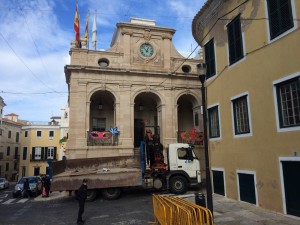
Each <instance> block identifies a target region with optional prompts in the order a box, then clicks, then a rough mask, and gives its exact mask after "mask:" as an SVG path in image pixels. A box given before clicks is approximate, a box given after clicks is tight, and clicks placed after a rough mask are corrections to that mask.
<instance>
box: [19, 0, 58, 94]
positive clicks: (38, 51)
mask: <svg viewBox="0 0 300 225" xmlns="http://www.w3.org/2000/svg"><path fill="white" fill-rule="evenodd" d="M17 3H18V5H19V9H20V11H21V14H22V16H23V17H24V20H25V24H26V27H27V29H28V31H29V34H30V37H31V40H32V42H33V44H34V46H35V49H36V51H37V53H38V55H39V58H40V60H41V63H42V65H43V67H44V69H45V71H46V73H47V75H48V76H49V73H48V70H47V68H46V66H45V64H44V62H43V60H42V57H41V54H40V52H39V50H38V47H37V45H36V42H35V41H34V39H33V37H32V33H31V31H30V29H29V26H28V23H27V19H26V16H25V14H24V12H23V10H22V8H21V5H20V3H19V0H17ZM30 71H31V70H30ZM38 80H39V81H40V82H41V83H42V84H44V85H45V87H47V88H49V89H50V90H52V91H54V92H56V90H54V89H53V88H51V87H49V86H48V85H46V84H45V83H44V82H42V81H41V80H40V79H38Z"/></svg>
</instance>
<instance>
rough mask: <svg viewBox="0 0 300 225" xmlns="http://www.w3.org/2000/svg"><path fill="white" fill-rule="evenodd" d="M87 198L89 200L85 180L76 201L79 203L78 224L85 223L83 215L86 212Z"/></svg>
mask: <svg viewBox="0 0 300 225" xmlns="http://www.w3.org/2000/svg"><path fill="white" fill-rule="evenodd" d="M86 198H87V179H83V181H82V185H81V186H80V188H79V189H78V191H77V194H76V200H77V201H78V203H79V209H78V217H77V224H83V223H84V220H82V214H83V212H84V205H85V200H86Z"/></svg>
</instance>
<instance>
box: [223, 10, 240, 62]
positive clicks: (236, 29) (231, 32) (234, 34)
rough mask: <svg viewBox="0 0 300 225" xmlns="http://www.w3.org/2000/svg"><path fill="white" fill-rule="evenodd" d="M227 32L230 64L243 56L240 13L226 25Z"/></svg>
mask: <svg viewBox="0 0 300 225" xmlns="http://www.w3.org/2000/svg"><path fill="white" fill-rule="evenodd" d="M227 34H228V49H229V63H230V65H232V64H234V63H236V62H237V61H239V60H240V59H242V58H243V57H244V50H243V38H242V30H241V20H240V15H238V16H237V17H235V18H234V19H233V20H232V21H231V22H230V23H229V24H228V25H227Z"/></svg>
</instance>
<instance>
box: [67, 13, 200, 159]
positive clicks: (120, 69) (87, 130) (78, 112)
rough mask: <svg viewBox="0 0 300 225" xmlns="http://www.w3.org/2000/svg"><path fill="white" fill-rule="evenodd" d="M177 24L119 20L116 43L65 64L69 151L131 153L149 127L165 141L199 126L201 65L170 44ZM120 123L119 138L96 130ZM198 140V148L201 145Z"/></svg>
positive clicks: (78, 53) (77, 53)
mask: <svg viewBox="0 0 300 225" xmlns="http://www.w3.org/2000/svg"><path fill="white" fill-rule="evenodd" d="M174 33H175V30H173V29H170V28H166V27H160V26H156V25H155V22H154V21H152V20H144V19H134V18H132V19H131V20H130V22H121V23H118V24H117V27H116V30H115V33H114V36H113V39H112V42H111V48H110V49H108V50H106V51H94V50H89V49H87V48H86V42H84V40H83V41H82V48H76V47H75V42H74V41H73V42H72V48H71V50H70V56H71V63H70V65H66V66H65V74H66V82H67V84H68V89H69V107H70V117H69V119H70V123H69V124H70V126H69V134H68V142H67V150H66V157H67V158H69V159H74V158H93V157H109V156H112V157H113V156H119V155H132V154H134V148H137V147H139V146H140V141H141V140H143V139H144V136H145V130H146V129H147V128H150V129H151V130H152V132H153V133H156V134H159V136H160V140H161V143H162V144H163V146H164V147H166V146H167V145H168V144H169V143H175V142H178V141H182V140H181V138H180V135H179V134H180V132H182V131H189V130H190V129H191V128H195V129H196V130H197V131H201V130H202V114H201V97H200V82H199V79H198V75H197V71H196V64H198V63H201V60H199V59H197V60H196V59H186V58H184V57H183V56H182V55H180V54H179V53H178V51H177V50H176V49H175V47H174V45H173V43H172V37H173V35H174ZM116 127H117V128H118V130H119V135H118V136H112V137H111V136H110V134H109V133H105V132H103V133H101V135H102V136H101V137H98V138H94V137H93V135H98V134H95V133H96V132H95V133H93V132H92V131H109V130H110V129H111V128H116ZM195 144H196V148H198V153H199V154H200V145H197V142H196V143H195Z"/></svg>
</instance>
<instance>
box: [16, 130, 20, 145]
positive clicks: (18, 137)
mask: <svg viewBox="0 0 300 225" xmlns="http://www.w3.org/2000/svg"><path fill="white" fill-rule="evenodd" d="M19 139H20V133H19V132H17V133H16V142H17V143H19Z"/></svg>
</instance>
